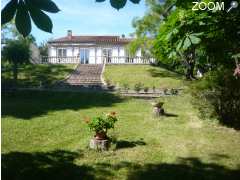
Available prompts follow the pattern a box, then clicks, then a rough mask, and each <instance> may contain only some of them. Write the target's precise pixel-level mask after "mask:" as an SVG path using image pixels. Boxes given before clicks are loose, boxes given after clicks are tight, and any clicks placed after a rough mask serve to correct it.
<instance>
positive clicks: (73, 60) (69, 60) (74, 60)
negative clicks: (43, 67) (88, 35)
mask: <svg viewBox="0 0 240 180" xmlns="http://www.w3.org/2000/svg"><path fill="white" fill-rule="evenodd" d="M79 62H80V61H79V56H70V57H56V56H43V57H42V63H50V64H78V63H79Z"/></svg>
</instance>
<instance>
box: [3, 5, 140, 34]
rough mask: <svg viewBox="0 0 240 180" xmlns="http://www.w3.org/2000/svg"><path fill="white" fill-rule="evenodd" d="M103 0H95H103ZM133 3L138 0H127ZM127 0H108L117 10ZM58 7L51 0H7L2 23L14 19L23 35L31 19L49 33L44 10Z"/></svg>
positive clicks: (27, 31)
mask: <svg viewBox="0 0 240 180" xmlns="http://www.w3.org/2000/svg"><path fill="white" fill-rule="evenodd" d="M104 1H105V0H96V2H104ZM129 1H131V2H132V3H134V4H137V3H139V2H140V0H129ZM126 3H127V0H110V4H111V6H112V7H114V8H116V9H117V10H119V9H121V8H123V7H124V6H125V5H126ZM59 11H60V9H59V8H58V7H57V5H56V4H55V3H54V2H53V1H51V0H9V3H7V5H6V6H5V7H4V8H3V9H2V11H1V23H2V25H4V24H6V23H8V22H10V21H11V20H13V19H15V24H16V28H17V30H18V32H19V33H20V34H22V35H23V36H24V37H26V36H28V35H29V34H30V32H31V30H32V25H31V20H32V21H33V22H34V24H35V25H36V26H37V27H38V28H39V29H41V30H43V31H46V32H49V33H51V32H52V28H53V24H52V21H51V19H50V18H49V16H48V15H47V14H45V12H49V13H57V12H59Z"/></svg>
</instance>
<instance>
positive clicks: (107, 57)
mask: <svg viewBox="0 0 240 180" xmlns="http://www.w3.org/2000/svg"><path fill="white" fill-rule="evenodd" d="M103 58H104V59H105V62H107V63H111V61H112V49H103Z"/></svg>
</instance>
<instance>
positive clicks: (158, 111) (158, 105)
mask: <svg viewBox="0 0 240 180" xmlns="http://www.w3.org/2000/svg"><path fill="white" fill-rule="evenodd" d="M163 104H164V102H161V101H158V102H155V103H153V115H154V116H156V117H158V116H162V115H164V109H163Z"/></svg>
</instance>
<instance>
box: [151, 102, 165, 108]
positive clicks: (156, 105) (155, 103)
mask: <svg viewBox="0 0 240 180" xmlns="http://www.w3.org/2000/svg"><path fill="white" fill-rule="evenodd" d="M163 104H164V102H162V101H156V102H154V103H153V107H157V108H162V107H163Z"/></svg>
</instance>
